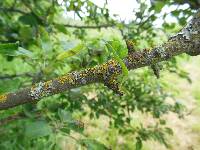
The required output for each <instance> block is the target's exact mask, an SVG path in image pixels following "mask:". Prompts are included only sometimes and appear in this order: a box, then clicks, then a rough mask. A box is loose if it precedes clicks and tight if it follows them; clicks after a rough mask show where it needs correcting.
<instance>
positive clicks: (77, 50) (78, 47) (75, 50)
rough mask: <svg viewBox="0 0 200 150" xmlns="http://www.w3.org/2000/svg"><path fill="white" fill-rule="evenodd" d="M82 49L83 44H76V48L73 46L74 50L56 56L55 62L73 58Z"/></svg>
mask: <svg viewBox="0 0 200 150" xmlns="http://www.w3.org/2000/svg"><path fill="white" fill-rule="evenodd" d="M83 48H84V44H83V43H80V44H78V45H77V46H75V47H74V48H72V49H69V50H67V51H65V52H62V53H61V54H59V55H58V56H57V58H56V59H57V60H62V59H65V58H69V57H71V56H74V55H76V54H78V53H79V52H80V51H81V50H82V49H83Z"/></svg>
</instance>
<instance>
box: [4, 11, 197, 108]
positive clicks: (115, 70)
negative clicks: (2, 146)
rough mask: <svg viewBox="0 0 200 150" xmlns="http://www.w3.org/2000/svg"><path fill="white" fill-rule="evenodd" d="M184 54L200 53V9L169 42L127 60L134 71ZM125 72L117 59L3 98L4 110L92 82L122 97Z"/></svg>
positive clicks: (131, 55)
mask: <svg viewBox="0 0 200 150" xmlns="http://www.w3.org/2000/svg"><path fill="white" fill-rule="evenodd" d="M130 48H132V46H131V47H130ZM182 53H187V54H189V55H191V56H196V55H199V54H200V10H199V11H198V12H197V13H196V14H195V15H194V17H193V19H192V20H191V21H190V22H189V23H188V24H187V26H186V27H185V28H183V29H182V30H181V32H179V33H178V34H176V35H174V36H172V37H170V38H169V40H168V41H167V42H166V43H164V44H162V45H160V46H157V47H155V48H152V49H149V50H146V49H145V50H143V51H140V52H134V51H133V50H130V52H129V54H128V56H127V57H126V58H125V59H124V60H123V61H124V63H125V64H126V66H127V68H128V69H129V70H132V69H136V68H140V67H144V66H151V65H154V64H156V63H158V62H160V61H166V60H168V59H170V58H172V57H174V56H176V55H179V54H182ZM121 73H122V68H121V66H120V64H119V63H118V62H116V61H115V60H109V61H108V62H106V63H104V64H102V65H99V66H96V67H93V68H88V69H85V70H82V71H79V72H77V71H75V72H72V73H68V74H66V75H64V76H61V77H58V78H55V79H52V80H50V81H46V82H39V83H38V84H35V85H33V86H32V87H29V88H25V89H22V90H20V91H17V92H14V93H8V94H4V95H1V96H0V110H3V109H7V108H11V107H14V106H17V105H21V104H24V103H29V102H33V101H38V100H40V99H42V98H43V97H47V96H51V95H54V94H57V93H61V92H64V91H66V90H69V89H72V88H76V87H80V86H84V85H88V84H92V83H104V84H105V85H106V86H107V87H109V88H110V89H112V90H113V91H114V92H116V93H118V94H121V92H120V90H119V87H118V83H117V81H116V77H117V76H118V75H120V74H121Z"/></svg>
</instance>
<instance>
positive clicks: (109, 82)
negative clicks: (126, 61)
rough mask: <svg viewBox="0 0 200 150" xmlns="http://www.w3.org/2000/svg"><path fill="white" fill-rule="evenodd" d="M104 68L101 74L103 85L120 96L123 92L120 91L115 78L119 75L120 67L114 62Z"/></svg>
mask: <svg viewBox="0 0 200 150" xmlns="http://www.w3.org/2000/svg"><path fill="white" fill-rule="evenodd" d="M103 67H105V68H106V70H105V72H104V74H103V82H104V85H105V86H107V87H108V88H109V89H111V90H112V91H113V92H114V93H116V94H118V95H120V96H122V95H123V92H122V91H121V90H120V87H119V83H118V81H117V77H118V76H119V75H120V74H121V72H122V69H121V66H120V65H119V64H118V63H117V62H116V61H114V60H111V61H109V62H108V63H107V64H105V66H103Z"/></svg>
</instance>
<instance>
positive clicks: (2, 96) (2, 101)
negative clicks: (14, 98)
mask: <svg viewBox="0 0 200 150" xmlns="http://www.w3.org/2000/svg"><path fill="white" fill-rule="evenodd" d="M6 99H7V94H3V95H0V103H4V102H5V101H6Z"/></svg>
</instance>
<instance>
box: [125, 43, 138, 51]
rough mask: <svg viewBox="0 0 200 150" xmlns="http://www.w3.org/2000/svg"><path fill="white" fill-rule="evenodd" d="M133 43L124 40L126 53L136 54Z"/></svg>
mask: <svg viewBox="0 0 200 150" xmlns="http://www.w3.org/2000/svg"><path fill="white" fill-rule="evenodd" d="M134 45H135V44H134V42H133V41H132V40H126V46H127V49H128V52H129V53H130V52H136V49H135V46H134Z"/></svg>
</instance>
